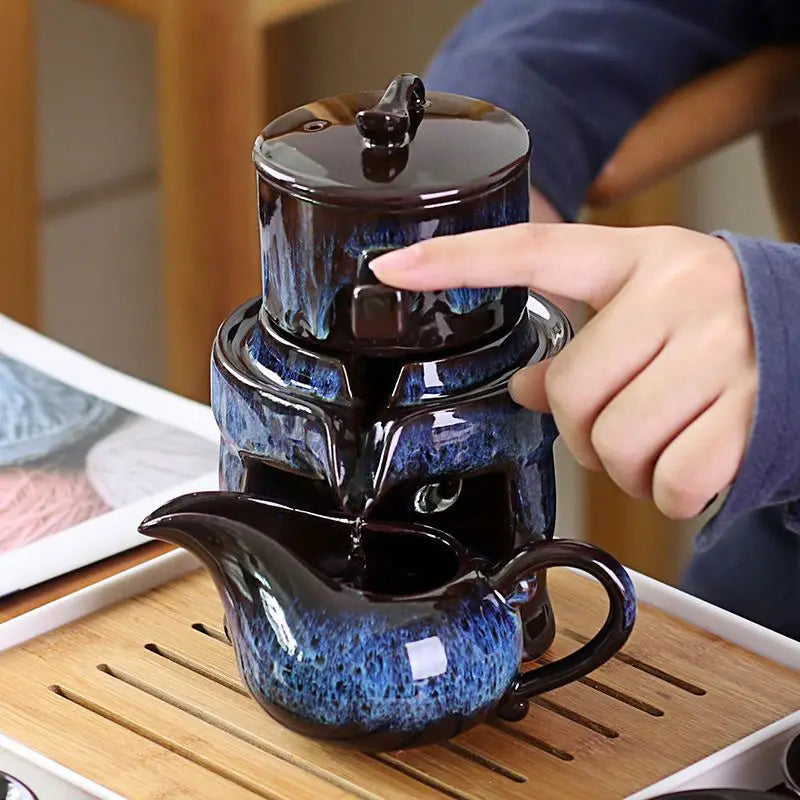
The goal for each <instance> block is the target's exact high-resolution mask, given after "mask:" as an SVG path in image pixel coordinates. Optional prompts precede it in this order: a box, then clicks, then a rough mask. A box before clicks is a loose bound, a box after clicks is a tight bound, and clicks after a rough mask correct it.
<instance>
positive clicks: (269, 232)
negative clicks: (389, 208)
mask: <svg viewBox="0 0 800 800" xmlns="http://www.w3.org/2000/svg"><path fill="white" fill-rule="evenodd" d="M283 202H284V200H283V197H281V196H279V197H278V198H277V200H276V201H275V203H274V206H273V207H272V208H271V209H267V208H265V206H263V205H262V211H263V214H262V222H261V224H262V234H261V241H262V252H263V254H264V256H263V269H264V273H263V283H264V286H265V287H268V288H269V291H265V293H264V302H265V304H266V306H267V308H270V309H272V311H273V312H274V313H276V315H277V316H279V317H281V318H282V319H281V322H282V325H283V326H284V327H285V328H286V329H287V330H290V331H294V332H300V331H304V332H307V333H308V334H310V335H311V336H313V337H314V338H315V339H319V340H320V341H324V340H325V339H327V338H328V335H329V334H330V324H331V312H332V310H333V302H334V299H335V297H336V293H337V292H338V291H339V289H340V288H341V286H343V285H344V283H345V276H344V274H343V273H342V272H340V271H338V270H336V269H335V254H336V251H337V242H336V240H335V239H334V238H333V237H332V236H330V235H329V234H327V233H326V232H324V231H322V232H319V233H317V232H315V231H314V228H313V222H314V206H313V205H311V204H307V203H302V204H297V205H296V209H297V214H298V216H299V230H298V231H297V233H296V235H292V236H289V235H288V234H287V229H286V225H285V222H284V219H283V208H282V206H283ZM297 264H308V265H312V264H313V282H314V290H313V291H310V288H311V287H310V286H308V285H307V281H309V280H310V279H312V275H310V274H309V272H307V271H306V270H301V269H297V268H296V265H297ZM273 290H275V291H277V292H278V300H277V302H271V301H274V300H275V298H274V297H273V296H272V294H271V292H272V291H273Z"/></svg>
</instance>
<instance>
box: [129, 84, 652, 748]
mask: <svg viewBox="0 0 800 800" xmlns="http://www.w3.org/2000/svg"><path fill="white" fill-rule="evenodd" d="M530 152H531V145H530V138H529V135H528V131H527V130H526V128H525V127H524V126H523V125H522V123H521V122H520V121H519V120H518V119H516V118H515V117H514V116H512V115H511V114H509V113H508V112H506V111H504V110H503V109H501V108H498V107H496V106H494V105H492V104H490V103H487V102H483V101H481V100H476V99H472V98H469V97H464V96H461V95H453V94H445V93H436V92H430V93H428V92H426V90H425V87H424V85H423V83H422V81H421V80H420V79H419V78H418V77H416V76H414V75H409V74H403V75H399V76H398V77H396V78H395V79H394V80H393V81H392V82H391V83H390V85H389V86H388V88H387V89H386V90H385V91H384V92H380V91H378V92H373V91H369V92H361V93H356V94H348V95H340V96H336V97H332V98H328V99H324V100H319V101H315V102H312V103H309V104H307V105H304V106H302V107H300V108H296V109H294V110H292V111H289V112H288V113H286V114H284V115H283V116H281V117H279V118H278V119H276V120H274V121H273V122H271V123H270V124H269V125H268V126H267V127H266V128H265V129H264V130H263V131H262V133H261V134H260V136H259V137H258V138H257V140H256V142H255V146H254V149H253V160H254V163H255V168H256V177H257V188H258V194H257V198H258V223H259V231H260V241H261V259H262V278H263V282H262V294H261V296H259V297H257V298H254V299H251V300H248V301H247V302H245V303H243V304H242V305H241V306H240V307H239V308H237V309H235V310H234V311H233V312H232V313H231V314H230V316H229V317H228V318H227V319H226V320H224V322H223V323H222V325H221V327H220V328H219V331H218V333H217V336H216V339H215V341H214V343H213V349H212V354H211V401H212V408H213V412H214V415H215V419H216V421H217V424H218V426H219V430H220V459H219V481H220V490H219V491H214V492H201V493H194V494H189V495H185V496H181V497H177V498H175V499H174V500H172V501H170V502H168V503H166V504H165V505H163V506H162V507H161V508H158V509H157V510H155V511H153V513H151V514H150V515H149V516H148V517H147V518H146V519H145V520H144V521H143V522H142V524H141V526H140V531H141V532H142V533H143V534H145V535H147V536H150V537H155V538H159V539H162V540H165V541H168V542H172V543H175V544H177V545H180V546H182V547H184V548H186V549H187V550H189V551H191V552H192V553H194V554H195V555H196V556H197V557H198V558H199V559H200V560H201V561H202V563H203V564H204V566H205V567H206V568H207V569H208V571H209V572H210V574H211V576H212V578H213V580H214V583H215V585H216V588H217V589H218V591H219V594H220V597H221V600H222V606H223V609H224V615H225V631H226V634H227V636H228V638H229V640H230V642H231V644H232V645H233V648H234V651H235V654H236V660H237V664H238V668H239V671H240V674H241V677H242V679H243V681H244V684H245V686H246V687H247V689H248V691H249V692H250V693H251V694H252V696H253V697H254V698H255V700H256V701H257V702H258V703H260V704H261V706H263V708H264V709H265V710H266V711H267V712H268V713H269V714H270V715H272V716H273V717H274V718H276V719H277V720H278V721H280V722H281V723H282V724H284V725H286V726H287V727H289V728H292V729H294V730H296V731H298V732H300V733H303V734H305V735H308V736H311V737H314V738H317V739H321V740H325V741H327V742H330V743H332V744H338V745H341V746H347V747H354V748H357V749H359V750H362V751H367V752H369V751H373V752H374V751H386V750H397V749H405V748H409V747H417V746H422V745H425V744H430V743H433V742H437V741H444V740H446V739H448V738H450V737H453V736H455V735H457V734H458V733H460V732H462V731H464V730H466V729H467V728H469V727H471V726H473V725H476V724H479V723H480V722H482V721H484V720H486V719H487V718H490V717H491V716H493V715H495V716H499V717H500V718H502V719H505V720H509V721H514V720H519V719H521V718H522V717H524V716H525V714H526V712H527V708H528V701H529V699H530V698H531V697H533V696H535V695H538V694H540V693H542V692H546V691H550V690H552V689H555V688H557V687H559V686H562V685H564V684H566V683H568V682H570V681H574V680H576V679H578V678H580V677H582V676H584V675H586V674H587V673H588V672H590V671H592V670H593V669H595V668H596V667H598V666H599V665H600V664H602V663H604V662H605V661H607V660H608V659H609V658H611V657H612V656H613V655H614V654H615V653H616V652H617V651H618V650H619V649H620V648H621V647H622V646H623V645H624V643H625V642H626V640H627V638H628V636H629V635H630V632H631V630H632V628H633V625H634V620H635V616H636V597H635V592H634V588H633V585H632V583H631V580H630V578H629V576H628V574H627V573H626V571H625V570H624V569H623V567H622V566H621V565H620V564H619V563H618V562H617V561H616V560H615V559H614V558H613V557H611V556H610V555H609V554H607V553H605V552H604V551H603V550H601V549H599V548H597V547H595V546H593V545H591V544H589V543H586V542H582V541H570V540H565V539H556V538H554V527H555V474H554V465H553V443H554V440H555V438H556V436H557V431H556V427H555V424H554V422H553V419H552V417H551V416H549V415H546V414H540V413H536V412H533V411H529V410H527V409H524V408H522V407H521V406H518V405H517V404H516V403H514V402H513V400H512V399H511V397H510V396H509V393H508V388H507V387H508V380H509V378H510V377H511V375H513V374H514V372H515V371H517V370H518V369H520V368H521V367H523V366H525V365H526V364H529V363H535V362H538V361H541V360H543V359H545V358H550V357H552V356H554V355H556V354H557V353H558V352H559V351H560V350H561V349H562V348H563V347H564V346H565V345H566V344H567V343H568V341H569V340H570V337H571V335H572V331H571V327H570V323H569V321H568V319H567V318H566V316H565V315H564V314H563V313H562V312H561V310H560V309H558V308H557V307H556V306H554V305H553V304H552V303H551V302H549V301H548V300H546V299H545V298H543V297H539V296H537V295H535V294H533V293H530V292H529V291H528V289H527V288H525V287H508V288H503V289H465V288H462V289H451V290H443V291H431V292H407V291H399V290H396V289H394V288H392V287H389V286H385V285H383V284H381V283H380V282H379V281H378V280H377V278H376V277H375V275H374V273H373V272H372V270H371V269H370V268H369V262H370V260H371V259H372V258H374V257H376V256H377V255H379V254H380V253H383V252H385V251H386V250H388V249H393V248H398V247H404V246H407V245H409V244H411V243H413V242H416V241H419V240H423V239H426V238H429V237H432V236H442V235H448V234H454V233H460V232H464V231H469V230H476V229H480V228H489V227H497V226H501V225H509V224H515V223H521V222H526V221H528V219H529V215H530V200H529V179H530V173H529V170H530V167H529V161H530ZM553 567H571V568H575V569H579V570H582V571H584V572H586V573H588V574H589V575H590V576H592V577H593V578H595V579H596V580H598V581H599V582H600V584H601V585H602V586H603V587H604V589H605V591H606V593H607V595H608V600H609V608H608V616H607V619H606V621H605V623H604V624H603V625H602V627H601V629H600V630H599V631H598V632H597V634H596V635H595V636H594V638H592V639H591V640H590V641H589V642H587V643H586V644H584V645H583V646H582V647H580V648H579V649H578V650H577V651H575V652H574V653H571V654H570V655H568V656H566V657H564V658H561V659H559V660H557V661H552V662H550V663H547V664H546V665H544V666H539V667H537V668H536V669H532V670H528V671H524V672H523V671H522V670H521V664H522V663H523V662H525V661H529V660H532V659H536V658H539V657H540V656H542V655H543V654H544V653H545V652H546V650H547V649H548V647H549V646H550V644H551V643H552V641H553V637H554V635H555V620H554V614H553V610H552V607H551V604H550V599H549V597H548V592H547V570H548V569H549V568H553Z"/></svg>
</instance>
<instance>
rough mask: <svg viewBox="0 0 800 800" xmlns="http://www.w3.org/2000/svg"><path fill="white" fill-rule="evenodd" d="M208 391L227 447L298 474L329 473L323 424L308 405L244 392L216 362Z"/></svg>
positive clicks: (329, 467)
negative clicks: (209, 390) (283, 402)
mask: <svg viewBox="0 0 800 800" xmlns="http://www.w3.org/2000/svg"><path fill="white" fill-rule="evenodd" d="M211 395H212V406H213V410H214V417H215V419H216V421H217V425H218V426H219V429H220V432H221V434H222V438H223V439H224V440H225V442H226V443H227V444H228V447H229V448H231V449H232V450H236V451H245V452H247V453H251V454H253V455H256V456H260V457H261V458H264V459H265V460H267V461H270V462H272V463H274V464H279V465H283V466H286V467H289V468H290V469H292V470H294V471H296V472H299V473H300V474H304V475H309V476H315V477H320V478H326V477H328V476H329V475H331V465H330V460H329V458H328V444H327V435H326V431H325V426H324V423H323V422H322V420H321V419H320V417H319V416H317V415H315V414H313V413H312V412H311V410H310V409H307V408H305V407H303V406H300V405H298V404H281V403H279V402H277V401H275V400H273V399H271V398H270V397H269V396H267V395H266V394H264V393H262V392H259V391H257V390H255V389H253V390H251V391H249V392H247V391H246V389H245V388H244V387H241V386H239V385H237V384H234V383H233V382H229V381H228V380H227V378H226V377H223V376H222V375H221V374H220V372H219V368H218V367H217V365H216V364H215V363H214V364H212V368H211ZM226 458H229V456H226Z"/></svg>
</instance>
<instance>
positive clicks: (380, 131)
mask: <svg viewBox="0 0 800 800" xmlns="http://www.w3.org/2000/svg"><path fill="white" fill-rule="evenodd" d="M424 113H425V85H424V84H423V83H422V81H421V80H420V78H419V77H418V76H416V75H413V74H411V73H410V72H404V73H403V74H402V75H398V76H397V77H396V78H395V79H394V80H393V81H392V82H391V83H390V84H389V86H388V87H387V89H386V91H385V92H384V93H383V97H381V99H380V102H378V104H377V105H376V106H373V107H372V108H369V109H366V110H365V111H359V112H358V114H356V125H357V127H358V132H359V133H360V134H361V136H362V138H363V140H364V146H365V147H388V148H391V147H405V146H406V145H407V144H408V143H409V142H410V141H411V140H412V139H413V138H414V134H415V133H416V132H417V128H418V127H419V124H420V122H422V116H423V114H424Z"/></svg>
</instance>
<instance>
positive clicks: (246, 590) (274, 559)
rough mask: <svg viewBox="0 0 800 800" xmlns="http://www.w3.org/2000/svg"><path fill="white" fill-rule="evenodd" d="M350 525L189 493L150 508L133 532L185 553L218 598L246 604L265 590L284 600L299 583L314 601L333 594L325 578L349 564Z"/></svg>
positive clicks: (232, 496) (242, 497) (227, 496)
mask: <svg viewBox="0 0 800 800" xmlns="http://www.w3.org/2000/svg"><path fill="white" fill-rule="evenodd" d="M350 524H351V521H350V520H348V519H347V518H344V517H337V516H336V515H331V516H325V515H321V514H317V513H311V512H308V511H303V510H298V509H294V508H291V507H289V506H285V505H282V504H280V503H277V502H274V501H270V500H264V499H261V498H258V497H255V496H253V495H248V494H243V493H240V492H195V493H192V494H186V495H182V496H180V497H176V498H175V499H173V500H170V501H169V502H167V503H165V504H164V505H162V506H161V507H160V508H157V509H156V510H155V511H153V512H152V513H151V514H149V515H148V516H147V517H146V518H145V519H144V520H142V522H141V524H140V525H139V532H140V533H142V534H145V535H146V536H151V537H153V538H156V539H161V540H163V541H166V542H170V543H172V544H177V545H179V546H181V547H183V548H185V549H186V550H188V551H189V552H190V553H192V554H193V555H195V556H197V557H198V558H199V559H200V560H201V561H202V562H203V563H204V564H205V565H206V566H207V568H208V569H209V571H210V572H211V574H212V576H213V577H214V579H215V582H216V583H217V586H218V588H219V589H220V591H221V593H223V594H225V595H227V596H228V597H229V598H230V599H231V601H235V602H238V603H242V602H244V603H246V604H248V603H249V602H251V601H252V599H253V598H254V597H256V596H257V595H259V593H260V592H261V588H263V587H264V586H269V587H270V591H271V592H278V593H279V594H283V593H291V592H293V591H296V590H298V589H299V588H300V586H301V585H302V591H303V593H304V594H305V595H306V596H309V594H313V595H314V596H315V598H316V599H318V600H322V595H324V594H325V593H326V592H329V591H333V590H335V588H336V587H335V581H333V580H330V579H329V577H330V578H333V577H335V574H336V572H337V570H338V568H339V564H340V562H341V563H344V562H346V560H347V558H348V555H349V542H350V538H349V530H350ZM260 587H261V588H260ZM223 599H224V598H223Z"/></svg>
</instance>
